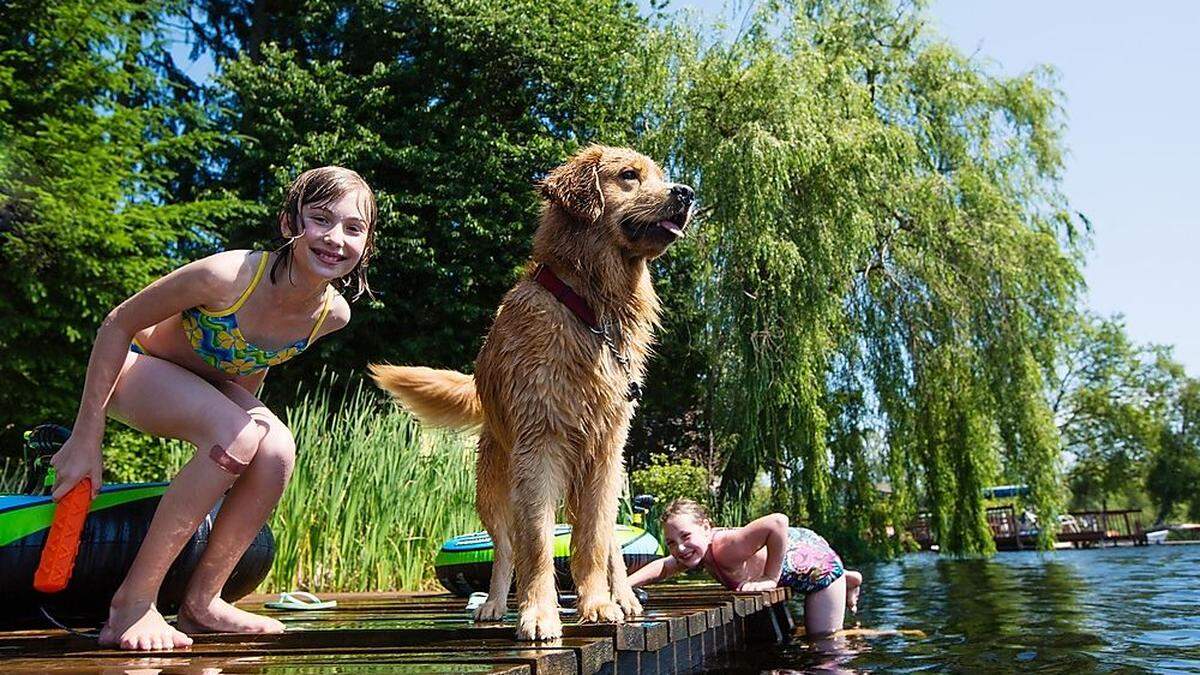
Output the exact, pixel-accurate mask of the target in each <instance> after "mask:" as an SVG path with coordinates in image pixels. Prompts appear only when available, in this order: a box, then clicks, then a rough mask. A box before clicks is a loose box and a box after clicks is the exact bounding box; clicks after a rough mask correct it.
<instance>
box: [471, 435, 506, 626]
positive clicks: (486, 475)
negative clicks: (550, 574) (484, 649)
mask: <svg viewBox="0 0 1200 675" xmlns="http://www.w3.org/2000/svg"><path fill="white" fill-rule="evenodd" d="M475 469H476V470H475V476H476V480H475V510H476V511H478V512H479V517H480V519H482V520H483V526H484V527H485V528H487V531H488V534H489V535H491V537H492V546H493V549H492V550H493V552H494V557H493V562H492V579H491V583H490V584H489V585H488V599H487V602H485V603H483V605H481V606H480V607H479V608H478V609H476V610H475V620H476V621H501V620H503V619H504V615H505V614H506V613H508V589H509V588H510V586H511V584H512V568H513V552H512V539H511V533H512V530H511V527H512V524H511V520H510V509H509V473H508V453H506V452H504V451H503V450H501V449H500V448H499V447H497V444H496V439H495V438H494V437H493V436H492V435H491V434H490V433H488V432H487V431H484V432H483V433H482V434H481V435H480V437H479V457H478V459H477V460H476V462H475Z"/></svg>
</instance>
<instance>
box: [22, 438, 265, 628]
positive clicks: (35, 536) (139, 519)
mask: <svg viewBox="0 0 1200 675" xmlns="http://www.w3.org/2000/svg"><path fill="white" fill-rule="evenodd" d="M69 433H70V432H69V431H67V430H66V429H64V428H63V427H56V426H51V425H45V426H42V427H39V428H38V429H36V430H34V432H32V436H31V437H28V438H27V446H31V448H32V450H34V451H35V454H39V455H41V456H42V457H45V456H46V454H45V453H46V452H47V451H50V450H54V449H57V447H58V446H59V445H61V444H62V442H63V441H65V440H66V438H67V436H68V435H69ZM31 466H32V464H31ZM41 482H42V481H41V480H40V479H39V478H38V477H36V476H34V475H32V474H31V476H30V478H29V480H27V484H26V488H25V492H27V493H33V492H42V491H44V490H43V489H40V488H39V489H36V490H35V489H33V486H34V485H38V486H40V485H41ZM167 485H168V484H167V483H130V484H116V485H104V486H103V487H102V488H101V490H100V495H99V496H97V497H96V499H95V500H93V501H92V505H91V507H90V508H89V510H88V516H87V521H86V522H85V523H84V526H83V533H82V535H81V536H80V541H79V553H78V554H77V555H76V557H75V568H74V571H73V572H72V574H71V581H70V583H69V584H68V585H67V587H66V589H64V590H63V591H61V592H59V593H55V594H53V595H45V594H42V593H39V592H37V591H35V590H34V589H33V575H34V572H35V571H36V570H37V566H38V562H39V560H40V559H41V555H42V546H43V544H45V542H46V535H47V534H49V530H50V523H51V521H52V520H53V519H54V506H55V505H54V502H53V501H51V499H50V496H49V495H47V494H4V495H0V597H3V598H4V603H3V606H0V630H5V629H13V628H32V627H45V626H46V625H47V621H46V619H45V618H44V617H43V616H42V613H41V611H40V610H41V609H43V608H44V609H45V611H46V612H48V613H49V614H51V615H52V616H54V617H55V619H57V620H59V621H63V622H67V623H70V624H75V625H84V624H87V623H98V622H100V621H103V620H104V619H106V618H108V604H109V601H110V600H111V599H112V596H113V593H115V592H116V590H117V587H118V586H119V585H120V583H121V581H122V580H123V579H124V578H125V573H126V572H128V571H129V568H130V566H131V565H132V564H133V558H134V556H135V555H137V551H138V548H139V547H140V546H141V543H142V539H144V538H145V536H146V532H147V530H149V528H150V520H151V518H153V516H154V510H155V509H156V508H157V507H158V502H159V500H160V499H161V498H162V495H163V493H164V492H165V491H166V489H167ZM220 509H221V504H220V503H218V504H217V505H216V506H215V507H214V508H213V509H212V511H211V512H209V514H208V516H206V517H205V519H204V521H203V522H201V524H200V527H199V528H198V529H197V530H196V533H195V534H193V535H192V537H191V539H190V540H188V542H187V544H186V545H184V547H183V550H182V551H180V553H179V557H177V558H176V559H175V563H174V564H173V565H171V568H170V570H169V571H168V572H167V576H166V578H165V579H164V580H163V585H162V590H161V591H160V593H159V596H158V607H159V609H160V610H161V611H162V612H163V613H165V614H171V613H174V611H175V610H176V609H178V607H179V603H180V601H181V600H182V599H183V591H184V588H185V587H186V584H187V580H188V578H189V577H191V575H192V572H193V571H194V570H195V569H196V565H197V563H199V561H200V556H201V554H203V553H204V548H205V546H206V545H207V544H208V534H209V532H210V531H211V530H212V524H213V521H214V519H215V518H216V517H217V513H218V512H219V511H220ZM274 558H275V539H274V538H273V537H272V536H271V531H270V529H268V528H267V527H266V526H264V527H263V528H262V529H261V530H259V532H258V534H257V535H256V536H255V538H254V541H253V543H251V545H250V548H249V549H247V550H246V552H245V553H244V554H243V555H242V557H241V559H240V560H239V561H238V564H237V566H236V567H235V568H234V571H233V574H232V575H231V576H230V578H229V581H228V582H227V583H226V584H225V587H224V588H223V589H222V591H221V597H223V598H225V599H226V600H228V601H230V602H232V601H234V600H236V599H238V598H241V597H242V596H244V595H246V594H248V593H250V592H251V591H253V590H254V588H255V587H256V586H258V584H259V583H260V582H261V581H262V580H263V579H264V578H266V576H267V573H268V572H269V571H270V570H271V563H272V561H273V560H274Z"/></svg>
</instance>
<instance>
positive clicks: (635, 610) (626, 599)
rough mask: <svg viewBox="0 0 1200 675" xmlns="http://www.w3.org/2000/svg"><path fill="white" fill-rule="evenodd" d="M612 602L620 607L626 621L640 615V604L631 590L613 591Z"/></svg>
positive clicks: (627, 588)
mask: <svg viewBox="0 0 1200 675" xmlns="http://www.w3.org/2000/svg"><path fill="white" fill-rule="evenodd" d="M613 602H616V603H617V605H618V606H620V608H621V611H622V612H624V613H625V618H626V619H632V618H633V617H635V616H641V615H642V603H641V602H639V601H638V599H637V595H636V594H635V593H634V592H633V589H632V588H629V587H626V588H624V589H614V590H613Z"/></svg>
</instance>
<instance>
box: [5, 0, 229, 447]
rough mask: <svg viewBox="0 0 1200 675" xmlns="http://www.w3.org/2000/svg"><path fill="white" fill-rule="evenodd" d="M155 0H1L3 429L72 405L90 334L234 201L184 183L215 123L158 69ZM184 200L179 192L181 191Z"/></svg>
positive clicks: (9, 439)
mask: <svg viewBox="0 0 1200 675" xmlns="http://www.w3.org/2000/svg"><path fill="white" fill-rule="evenodd" d="M173 7H174V5H173V3H170V2H163V1H157V0H150V1H139V0H102V1H99V2H92V1H87V2H85V1H82V0H17V1H15V2H6V3H3V4H0V285H3V287H4V289H5V291H4V293H3V295H0V382H3V383H4V386H3V388H0V408H3V409H4V411H5V416H4V419H3V422H2V424H3V429H2V430H0V439H2V440H3V442H4V443H3V444H4V446H5V447H8V448H10V450H11V449H12V448H15V447H18V443H19V441H18V440H17V439H19V432H20V431H22V430H23V429H25V428H28V427H29V426H31V425H32V424H34V423H37V422H39V421H43V420H47V419H50V420H57V421H63V422H66V423H69V422H70V420H71V419H73V417H74V412H75V407H76V405H77V404H78V398H79V392H80V389H81V387H82V383H83V375H84V368H85V365H86V362H87V356H88V353H89V351H90V349H91V343H92V336H93V335H94V333H95V330H96V327H97V326H98V325H99V323H100V321H101V320H102V319H103V317H104V316H105V314H106V313H107V312H108V311H109V310H110V309H111V308H112V307H114V306H115V305H116V304H117V303H119V302H120V301H121V300H123V299H124V298H125V297H127V296H129V295H131V294H132V293H134V292H135V291H137V290H139V289H140V288H141V287H143V286H144V285H145V284H147V283H149V282H150V281H151V280H153V279H154V278H155V277H156V276H158V275H161V274H162V273H164V272H166V271H168V270H169V269H171V268H172V267H174V266H176V265H177V264H179V263H180V262H182V261H183V260H185V259H186V257H187V256H186V255H184V253H185V252H186V251H188V250H189V248H191V247H201V248H203V247H205V246H208V245H210V243H211V242H213V241H214V240H215V237H216V235H215V233H214V232H213V231H212V230H211V229H210V228H209V225H210V224H211V223H213V222H216V221H219V220H222V219H227V218H229V217H230V216H231V215H233V214H235V213H238V212H239V209H238V202H237V200H233V199H227V198H224V197H221V196H219V195H205V194H197V193H195V192H189V191H187V190H186V189H185V188H184V185H185V183H187V182H188V180H189V176H184V175H181V174H180V172H179V170H178V167H179V166H189V167H198V166H203V165H204V163H205V157H206V156H208V154H209V152H210V151H212V150H213V149H214V148H215V147H216V146H217V145H218V144H219V142H220V140H221V135H220V134H219V133H217V132H215V131H214V130H212V129H211V127H210V126H206V122H205V120H206V119H207V117H208V115H207V112H206V111H204V110H202V109H201V108H200V107H199V104H197V103H195V102H194V101H193V102H189V101H187V100H184V99H181V98H180V97H177V96H176V95H175V94H174V93H173V91H172V88H171V87H170V86H169V83H168V80H169V77H170V74H169V73H168V72H167V71H166V70H164V68H163V67H162V63H163V62H162V58H163V55H164V54H165V43H164V41H163V35H162V32H161V31H160V24H159V19H160V18H161V17H162V16H163V15H164V13H165V12H167V11H168V10H170V9H172V8H173ZM184 200H186V201H184Z"/></svg>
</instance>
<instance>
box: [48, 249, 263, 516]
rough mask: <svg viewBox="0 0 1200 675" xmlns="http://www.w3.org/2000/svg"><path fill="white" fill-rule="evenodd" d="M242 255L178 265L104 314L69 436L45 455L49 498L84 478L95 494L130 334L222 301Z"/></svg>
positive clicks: (65, 491) (130, 339)
mask: <svg viewBox="0 0 1200 675" xmlns="http://www.w3.org/2000/svg"><path fill="white" fill-rule="evenodd" d="M246 258H247V255H246V253H245V252H243V251H230V252H227V253H220V254H217V255H214V256H209V257H208V258H205V259H203V260H198V261H196V262H194V263H190V264H188V265H184V266H183V267H181V268H179V269H177V270H175V271H174V272H171V273H170V274H168V275H166V276H164V277H162V278H160V279H157V280H156V281H154V282H153V283H151V284H150V285H149V286H147V287H145V288H143V289H142V290H140V291H138V292H137V293H136V294H134V295H133V296H132V297H130V298H129V299H127V300H125V301H124V302H122V303H121V304H120V305H117V307H116V308H115V309H113V310H112V311H111V312H109V313H108V316H106V317H104V321H103V322H102V323H101V324H100V328H99V330H97V331H96V342H95V343H94V344H93V345H92V354H91V357H90V358H89V359H88V366H87V376H86V378H85V379H84V384H83V395H82V397H81V398H80V401H79V412H78V413H77V414H76V416H75V424H74V425H73V426H72V428H71V437H70V438H68V439H67V442H66V443H64V444H63V446H62V447H61V448H59V450H58V452H56V453H54V457H52V458H51V459H50V463H51V464H52V465H53V466H54V467H55V471H56V474H57V478H56V480H55V486H54V492H53V494H52V498H53V499H54V500H55V501H58V500H59V499H60V498H61V497H62V496H63V495H65V494H66V493H67V491H69V490H70V489H71V488H73V487H75V484H76V483H78V482H79V481H80V480H82V479H83V478H84V477H89V478H91V479H92V496H93V497H94V496H95V495H96V494H98V493H99V492H100V483H101V463H100V442H101V440H103V437H104V421H105V418H106V416H107V410H108V403H109V399H110V398H111V397H112V392H113V387H114V386H115V385H116V382H117V376H118V375H120V373H121V367H122V366H123V365H124V363H125V358H126V356H127V355H128V353H129V343H130V342H131V341H132V340H133V336H134V335H135V334H136V333H137V332H138V331H140V330H142V329H144V328H148V327H150V326H153V325H155V324H157V323H159V322H160V321H162V320H164V319H166V318H167V317H169V316H171V315H173V314H178V313H179V312H182V311H183V310H185V309H187V308H188V307H195V306H197V305H212V304H219V303H220V302H221V301H222V300H224V299H227V298H225V297H224V296H226V295H228V293H227V292H225V291H228V290H229V289H230V288H232V287H233V284H234V282H235V281H236V280H237V277H238V272H239V270H240V269H241V267H242V263H244V262H245V261H246Z"/></svg>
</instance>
